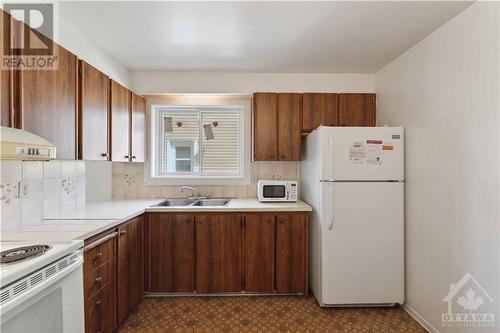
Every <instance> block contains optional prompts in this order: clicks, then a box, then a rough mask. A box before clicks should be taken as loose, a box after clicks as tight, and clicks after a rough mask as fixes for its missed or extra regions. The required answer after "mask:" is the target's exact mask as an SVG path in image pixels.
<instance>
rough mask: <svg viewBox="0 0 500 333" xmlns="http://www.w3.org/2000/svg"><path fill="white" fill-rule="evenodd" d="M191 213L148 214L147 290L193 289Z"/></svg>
mask: <svg viewBox="0 0 500 333" xmlns="http://www.w3.org/2000/svg"><path fill="white" fill-rule="evenodd" d="M194 235H195V231H194V216H193V215H190V214H169V213H157V214H150V215H149V226H148V254H147V259H148V261H149V262H148V267H149V273H148V277H149V283H148V284H149V291H150V292H192V291H194V271H195V267H194V263H195V255H194V254H195V247H194V246H195V239H194Z"/></svg>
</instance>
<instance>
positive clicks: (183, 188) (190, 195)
mask: <svg viewBox="0 0 500 333" xmlns="http://www.w3.org/2000/svg"><path fill="white" fill-rule="evenodd" d="M186 190H187V191H191V194H189V195H188V194H186V193H185V192H184V191H186ZM181 192H182V194H184V195H185V196H186V198H191V197H193V196H194V193H195V192H196V193H198V196H200V192H199V191H198V190H196V189H194V188H192V187H189V186H183V187H181Z"/></svg>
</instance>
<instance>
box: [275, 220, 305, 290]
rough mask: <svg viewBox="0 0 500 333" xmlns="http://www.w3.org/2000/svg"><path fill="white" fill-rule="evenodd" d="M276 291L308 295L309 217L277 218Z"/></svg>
mask: <svg viewBox="0 0 500 333" xmlns="http://www.w3.org/2000/svg"><path fill="white" fill-rule="evenodd" d="M276 291H277V292H279V293H307V217H306V215H304V214H280V215H277V216H276Z"/></svg>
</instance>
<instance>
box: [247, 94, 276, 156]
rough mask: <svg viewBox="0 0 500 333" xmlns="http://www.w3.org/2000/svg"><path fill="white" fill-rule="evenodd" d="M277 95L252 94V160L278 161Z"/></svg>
mask: <svg viewBox="0 0 500 333" xmlns="http://www.w3.org/2000/svg"><path fill="white" fill-rule="evenodd" d="M277 112H278V94H275V93H255V94H253V154H254V155H253V159H254V161H276V160H277V159H278V156H277V150H278V135H277V128H278V123H277V121H278V117H277Z"/></svg>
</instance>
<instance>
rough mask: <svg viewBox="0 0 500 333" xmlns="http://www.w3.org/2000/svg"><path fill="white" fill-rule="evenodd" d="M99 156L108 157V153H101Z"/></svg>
mask: <svg viewBox="0 0 500 333" xmlns="http://www.w3.org/2000/svg"><path fill="white" fill-rule="evenodd" d="M101 156H102V157H108V156H109V154H108V153H102V154H101Z"/></svg>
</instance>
